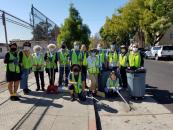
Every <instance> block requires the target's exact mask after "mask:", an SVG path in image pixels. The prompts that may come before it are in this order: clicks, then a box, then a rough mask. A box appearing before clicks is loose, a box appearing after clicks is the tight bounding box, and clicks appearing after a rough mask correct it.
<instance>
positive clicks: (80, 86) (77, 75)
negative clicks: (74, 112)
mask: <svg viewBox="0 0 173 130" xmlns="http://www.w3.org/2000/svg"><path fill="white" fill-rule="evenodd" d="M68 79H69V90H70V94H71V101H74V100H75V94H77V95H78V97H79V100H80V101H85V100H86V96H85V93H84V91H85V78H84V75H83V74H82V73H81V67H80V66H79V65H78V64H73V65H72V66H71V72H70V74H69V77H68Z"/></svg>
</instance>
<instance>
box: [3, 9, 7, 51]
mask: <svg viewBox="0 0 173 130" xmlns="http://www.w3.org/2000/svg"><path fill="white" fill-rule="evenodd" d="M2 23H3V26H4V32H5V41H6V45H7V48H8V38H7V27H6V20H5V12H4V11H3V13H2Z"/></svg>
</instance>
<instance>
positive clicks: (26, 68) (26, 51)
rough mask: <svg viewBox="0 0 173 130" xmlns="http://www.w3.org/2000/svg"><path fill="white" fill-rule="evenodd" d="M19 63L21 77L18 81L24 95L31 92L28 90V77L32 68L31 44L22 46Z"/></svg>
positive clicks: (26, 43) (27, 43)
mask: <svg viewBox="0 0 173 130" xmlns="http://www.w3.org/2000/svg"><path fill="white" fill-rule="evenodd" d="M19 57H20V62H21V66H22V75H21V78H22V79H21V80H20V88H21V89H23V93H24V94H28V93H29V92H31V90H30V89H29V88H28V76H29V74H30V72H31V68H32V55H31V43H30V42H25V43H24V44H23V50H22V51H21V52H20V53H19Z"/></svg>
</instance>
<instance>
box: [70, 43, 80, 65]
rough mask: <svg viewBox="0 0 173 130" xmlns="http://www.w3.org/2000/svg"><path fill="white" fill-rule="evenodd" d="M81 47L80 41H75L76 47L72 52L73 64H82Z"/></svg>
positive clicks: (71, 59)
mask: <svg viewBox="0 0 173 130" xmlns="http://www.w3.org/2000/svg"><path fill="white" fill-rule="evenodd" d="M79 47H80V44H79V42H77V41H75V42H74V49H72V50H71V52H70V61H71V65H73V64H78V65H82V53H81V52H80V50H79Z"/></svg>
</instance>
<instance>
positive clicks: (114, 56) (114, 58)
mask: <svg viewBox="0 0 173 130" xmlns="http://www.w3.org/2000/svg"><path fill="white" fill-rule="evenodd" d="M117 60H118V54H117V52H114V53H111V52H110V53H109V55H108V61H109V63H116V62H117Z"/></svg>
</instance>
